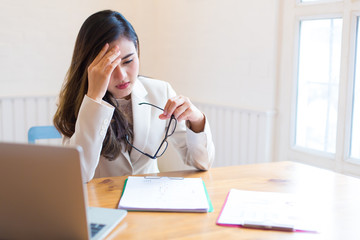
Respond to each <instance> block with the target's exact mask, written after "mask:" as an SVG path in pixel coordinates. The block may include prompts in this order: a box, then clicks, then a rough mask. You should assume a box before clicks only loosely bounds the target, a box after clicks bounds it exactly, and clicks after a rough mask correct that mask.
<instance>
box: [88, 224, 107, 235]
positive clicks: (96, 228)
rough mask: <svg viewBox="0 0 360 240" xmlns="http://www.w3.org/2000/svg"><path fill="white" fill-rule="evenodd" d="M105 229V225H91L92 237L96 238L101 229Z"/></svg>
mask: <svg viewBox="0 0 360 240" xmlns="http://www.w3.org/2000/svg"><path fill="white" fill-rule="evenodd" d="M103 227H105V225H104V224H96V223H91V224H90V229H91V237H94V236H95V235H96V234H97V233H98V232H99V231H100V230H101V229H103Z"/></svg>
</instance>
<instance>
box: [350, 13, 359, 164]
mask: <svg viewBox="0 0 360 240" xmlns="http://www.w3.org/2000/svg"><path fill="white" fill-rule="evenodd" d="M356 35H357V36H356V52H355V54H356V57H355V60H356V61H355V62H356V63H355V75H354V76H355V77H354V88H353V91H354V92H353V96H354V97H353V105H352V106H353V109H352V122H351V144H350V157H351V158H358V159H360V58H359V57H360V39H359V17H358V20H357V34H356Z"/></svg>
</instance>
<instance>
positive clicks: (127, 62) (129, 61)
mask: <svg viewBox="0 0 360 240" xmlns="http://www.w3.org/2000/svg"><path fill="white" fill-rule="evenodd" d="M132 61H133V60H132V59H131V60H128V61H126V62H124V63H123V64H129V63H131V62H132Z"/></svg>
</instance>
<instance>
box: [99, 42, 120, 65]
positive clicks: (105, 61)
mask: <svg viewBox="0 0 360 240" xmlns="http://www.w3.org/2000/svg"><path fill="white" fill-rule="evenodd" d="M119 56H120V51H119V47H118V46H114V47H113V48H111V49H110V50H109V51H108V52H107V53H106V54H105V55H104V56H103V57H102V58H101V60H100V61H99V63H98V65H99V67H100V68H102V69H105V68H106V67H107V66H109V65H111V64H112V63H113V62H114V61H115V60H116V59H117V58H119Z"/></svg>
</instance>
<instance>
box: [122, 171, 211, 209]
mask: <svg viewBox="0 0 360 240" xmlns="http://www.w3.org/2000/svg"><path fill="white" fill-rule="evenodd" d="M125 184H126V185H125V187H124V190H123V194H122V197H121V199H120V202H119V206H118V208H120V209H126V210H136V211H175V212H208V211H212V206H211V202H210V199H209V198H208V194H207V191H206V188H205V185H204V182H203V181H202V179H201V178H171V177H153V176H150V177H129V178H128V179H127V181H126V183H125Z"/></svg>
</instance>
